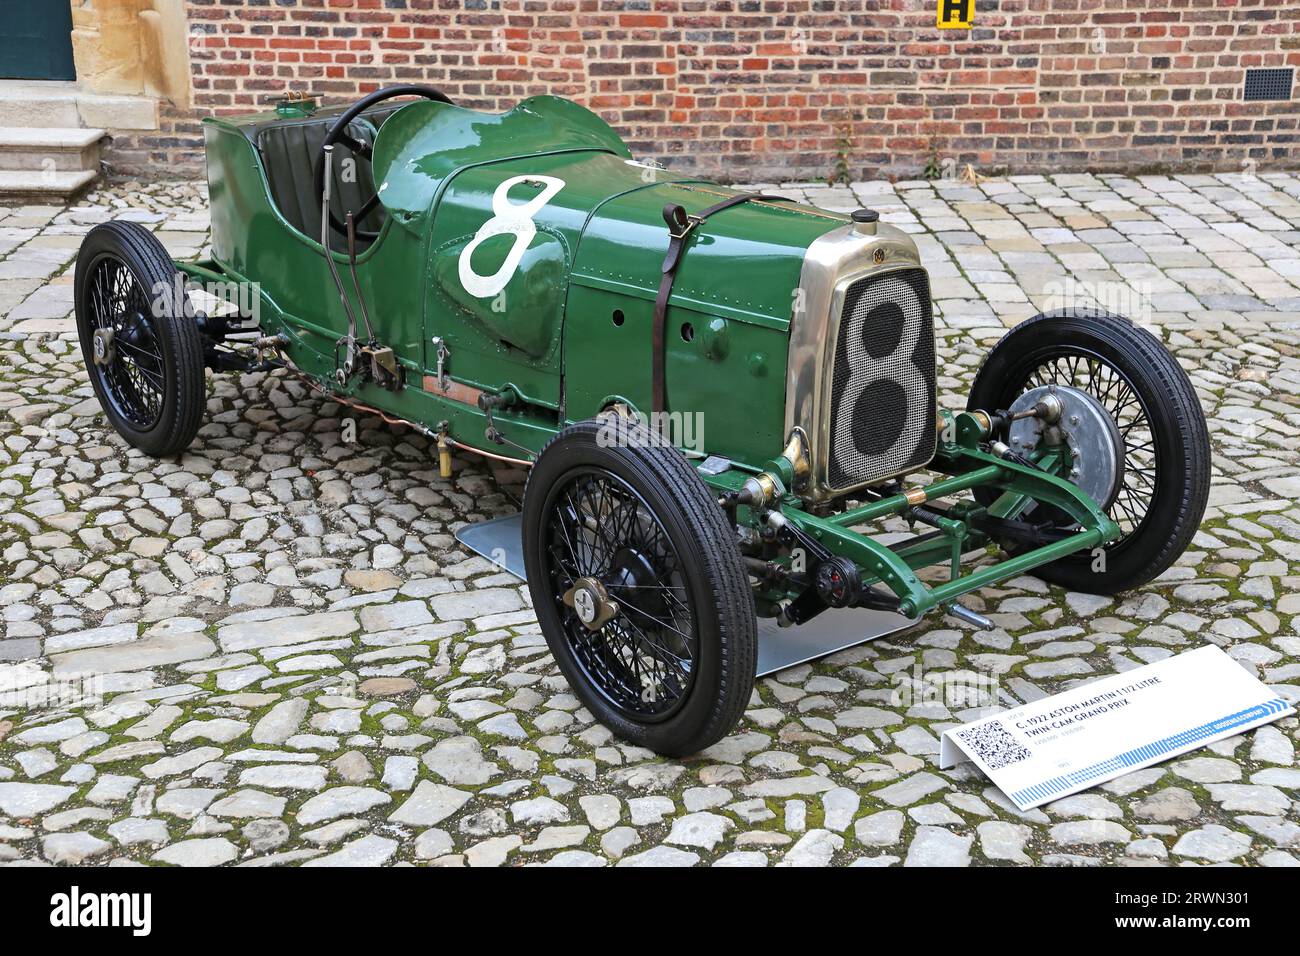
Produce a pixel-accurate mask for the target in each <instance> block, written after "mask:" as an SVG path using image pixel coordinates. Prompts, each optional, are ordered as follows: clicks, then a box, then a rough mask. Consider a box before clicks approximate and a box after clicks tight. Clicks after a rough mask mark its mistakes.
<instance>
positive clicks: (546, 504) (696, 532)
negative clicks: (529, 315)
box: [523, 419, 758, 756]
mask: <svg viewBox="0 0 1300 956" xmlns="http://www.w3.org/2000/svg"><path fill="white" fill-rule="evenodd" d="M614 435H617V440H614V441H611V440H610V436H614ZM597 494H599V495H600V497H599V498H597ZM575 495H576V497H574V496H575ZM597 513H598V514H600V515H601V516H602V517H601V520H600V521H599V522H596V521H595V520H594V515H595V514H597ZM583 519H588V520H585V521H584V520H583ZM579 527H580V528H583V529H586V531H587V533H588V537H586V538H584V539H582V540H575V539H574V538H573V537H571V536H569V535H568V534H567V532H566V530H565V529H566V528H579ZM523 539H524V563H525V568H526V571H527V575H528V588H529V592H530V593H531V595H532V599H533V608H534V610H535V611H536V613H537V618H538V620H539V621H540V622H541V625H542V631H543V633H544V634H545V636H546V642H547V644H548V645H549V646H550V649H551V653H552V654H553V655H554V657H555V659H556V661H557V662H558V663H559V665H560V670H561V671H563V672H564V676H565V677H566V678H567V679H568V681H569V684H570V686H571V687H572V688H573V690H574V692H575V693H576V694H577V695H578V697H579V698H581V700H582V702H583V703H584V704H585V705H586V706H587V708H588V709H589V710H590V711H591V712H592V714H594V715H595V717H596V718H597V719H598V720H599V721H600V722H601V723H603V724H604V725H605V726H606V727H608V728H609V729H610V730H612V731H614V733H616V734H618V735H619V736H620V737H622V738H624V739H625V740H629V741H631V742H632V743H635V744H637V745H639V746H642V747H647V748H649V749H650V750H653V751H655V752H656V753H660V754H665V755H668V756H684V755H686V754H692V753H696V752H698V751H700V750H703V749H704V748H706V747H708V746H710V745H711V744H713V743H716V742H717V741H718V740H720V739H721V738H722V737H724V736H726V735H727V734H728V733H730V732H731V730H732V729H733V728H734V727H735V726H736V723H737V722H738V721H739V720H740V715H741V713H742V712H743V711H744V709H745V706H746V704H747V703H748V702H749V696H750V692H751V691H752V689H753V685H754V670H755V666H756V661H757V657H758V654H757V636H756V630H755V620H754V601H753V596H752V594H751V591H750V586H749V579H748V576H747V575H746V573H745V569H744V564H743V562H742V561H741V557H740V551H739V549H738V548H737V546H736V540H735V533H734V531H733V530H732V529H731V528H730V527H729V526H728V524H727V521H726V518H725V516H724V513H723V511H722V509H721V508H719V507H718V504H717V499H716V497H715V496H714V495H713V494H711V493H710V492H709V490H708V488H707V487H706V486H705V484H704V482H703V481H701V480H700V478H699V476H698V475H697V474H696V473H695V470H694V469H693V468H692V467H691V466H690V465H689V464H688V463H687V462H686V460H685V458H683V456H682V455H681V453H680V452H679V451H677V450H676V449H675V448H673V447H672V446H671V445H668V444H667V443H665V442H664V441H663V440H662V439H660V438H659V437H658V436H656V435H654V434H652V433H651V432H650V431H649V430H648V429H647V428H645V426H643V425H640V424H632V423H629V422H627V421H626V420H615V419H608V420H607V419H599V420H592V421H585V422H579V423H578V424H576V425H572V426H570V427H569V428H566V429H564V430H563V431H562V432H560V433H559V434H558V435H556V436H555V438H553V439H552V440H551V441H550V442H549V443H548V444H547V445H546V447H545V448H543V449H542V452H541V454H540V455H539V456H538V459H537V463H536V464H535V465H534V467H533V469H532V472H531V474H530V475H529V476H528V484H527V486H526V488H525V490H524V504H523ZM589 578H599V579H600V580H601V582H602V584H601V586H602V587H605V588H607V589H608V590H607V592H606V593H607V596H608V597H610V598H613V599H614V601H615V602H618V603H619V606H620V610H619V612H618V614H617V615H616V616H615V617H614V618H613V619H611V620H610V621H608V623H605V624H604V625H603V626H601V627H600V629H599V630H597V631H594V632H593V631H592V630H590V629H589V628H587V627H586V626H585V625H584V624H583V623H582V621H581V620H579V617H578V613H577V611H576V610H575V607H572V606H568V605H566V604H565V603H564V600H563V594H564V592H565V591H566V590H569V589H571V588H572V587H573V582H574V581H575V580H587V579H589ZM649 581H653V582H656V584H654V585H653V586H649V585H648V584H646V583H644V582H649ZM651 601H659V602H660V603H659V604H658V605H655V606H653V607H652V606H651V605H650V604H649V603H647V602H651ZM673 602H675V603H673ZM574 603H575V604H576V603H578V602H576V601H575V602H574ZM659 624H668V625H669V626H668V627H667V628H666V629H665V628H664V627H659V626H657V625H659ZM673 625H680V626H673ZM688 632H689V633H688ZM656 641H658V642H659V643H656ZM668 644H672V649H671V650H669V649H668V648H667V645H668ZM682 660H687V661H689V665H688V666H687V667H686V668H685V670H684V672H685V676H683V673H684V672H683V669H682V667H681V665H680V664H677V665H676V668H677V669H676V670H675V671H673V670H672V668H673V666H674V662H679V661H682ZM643 668H645V669H644V670H643ZM656 677H659V679H658V680H657V681H656V679H655V678H656ZM634 678H639V679H640V681H641V683H640V686H641V687H644V688H646V690H645V691H644V692H643V693H642V694H641V697H640V700H638V699H637V693H636V687H634V686H632V685H633V684H634V683H635V680H634ZM647 681H649V683H647ZM646 695H649V700H647V699H646Z"/></svg>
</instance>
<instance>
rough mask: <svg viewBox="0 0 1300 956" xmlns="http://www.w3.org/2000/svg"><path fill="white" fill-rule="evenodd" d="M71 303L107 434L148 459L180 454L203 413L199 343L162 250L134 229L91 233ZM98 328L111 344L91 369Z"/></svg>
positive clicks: (109, 226)
mask: <svg viewBox="0 0 1300 956" xmlns="http://www.w3.org/2000/svg"><path fill="white" fill-rule="evenodd" d="M74 297H75V301H76V312H77V334H78V336H79V337H80V339H81V353H82V356H83V358H84V360H85V363H86V370H87V372H88V373H89V374H90V382H91V385H92V386H93V387H94V390H95V397H96V398H98V399H99V404H100V405H101V406H102V407H103V409H104V413H105V415H107V416H108V420H109V422H110V423H111V424H112V426H113V428H114V429H116V431H117V433H118V434H119V435H121V436H122V437H123V438H124V439H126V441H127V442H128V443H130V444H131V445H134V446H135V447H136V448H139V449H140V450H141V451H143V452H145V453H146V454H149V455H153V456H154V457H157V458H165V457H168V456H170V455H176V454H179V453H180V452H181V451H184V450H185V448H187V447H188V446H189V444H190V442H192V441H193V440H194V435H195V433H196V432H197V431H198V429H199V422H200V419H201V418H202V415H203V407H204V400H205V384H204V378H203V338H202V336H201V335H200V333H199V330H198V326H197V324H196V323H195V319H194V311H193V309H192V308H191V307H190V303H189V299H188V298H187V297H186V295H185V294H184V283H183V277H182V276H181V275H180V273H179V272H178V271H177V269H176V267H175V265H173V264H172V260H171V258H170V257H169V256H168V255H167V250H166V249H164V248H163V245H162V243H160V242H159V241H158V239H157V238H156V237H155V236H154V235H153V234H152V233H150V232H149V231H148V230H147V229H145V228H143V227H142V226H140V225H139V224H138V223H133V222H106V223H102V224H101V225H98V226H96V227H95V228H94V229H92V230H90V232H89V233H88V234H87V235H86V238H85V240H84V241H83V242H82V243H81V251H80V252H79V253H78V254H77V269H76V277H75V280H74ZM108 329H111V330H112V339H111V341H112V343H113V344H112V345H111V346H102V347H103V348H104V349H105V353H106V354H105V356H104V357H103V360H102V361H100V362H97V361H96V334H97V331H99V330H108ZM106 341H107V340H106Z"/></svg>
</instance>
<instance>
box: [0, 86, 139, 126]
mask: <svg viewBox="0 0 1300 956" xmlns="http://www.w3.org/2000/svg"><path fill="white" fill-rule="evenodd" d="M0 126H24V127H38V128H41V127H63V128H67V127H72V126H87V127H95V128H102V129H157V128H158V101H157V100H156V99H154V98H153V97H151V96H127V95H125V94H115V93H90V92H87V91H86V90H82V89H78V88H77V84H76V83H71V82H67V83H65V82H61V81H48V82H32V81H31V80H0Z"/></svg>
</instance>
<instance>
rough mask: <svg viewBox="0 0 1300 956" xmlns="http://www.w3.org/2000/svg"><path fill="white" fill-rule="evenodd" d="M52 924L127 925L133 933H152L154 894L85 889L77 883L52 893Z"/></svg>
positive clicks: (76, 925) (134, 934) (145, 934)
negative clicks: (63, 891) (64, 890)
mask: <svg viewBox="0 0 1300 956" xmlns="http://www.w3.org/2000/svg"><path fill="white" fill-rule="evenodd" d="M50 925H51V926H63V927H78V926H125V927H129V928H130V930H131V934H132V935H133V936H148V935H149V931H150V930H151V929H152V928H153V894H151V893H82V892H81V890H80V889H79V888H78V887H76V886H74V887H72V889H71V890H69V891H68V892H67V893H55V894H54V895H53V896H51V897H50Z"/></svg>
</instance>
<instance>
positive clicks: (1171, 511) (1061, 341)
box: [967, 309, 1210, 594]
mask: <svg viewBox="0 0 1300 956" xmlns="http://www.w3.org/2000/svg"><path fill="white" fill-rule="evenodd" d="M1053 385H1055V386H1057V387H1063V388H1064V389H1074V390H1077V391H1078V392H1082V393H1083V394H1084V395H1085V396H1087V397H1088V398H1089V400H1090V402H1091V403H1092V404H1094V405H1095V407H1097V408H1099V409H1103V410H1104V414H1105V415H1107V416H1109V419H1110V422H1108V423H1107V424H1108V426H1110V425H1113V428H1114V432H1113V434H1115V436H1116V440H1117V443H1118V444H1117V450H1118V452H1119V457H1120V461H1119V463H1118V466H1117V467H1118V473H1117V474H1116V475H1115V485H1114V489H1113V491H1112V493H1111V494H1109V495H1108V496H1107V498H1108V499H1109V500H1106V501H1102V502H1101V504H1102V505H1103V506H1104V507H1105V509H1106V511H1107V513H1108V514H1109V515H1110V517H1111V518H1112V520H1114V521H1115V522H1116V524H1118V525H1119V527H1120V532H1121V534H1120V537H1119V538H1118V539H1116V540H1115V541H1112V542H1111V543H1109V544H1108V545H1106V546H1105V548H1104V549H1101V550H1100V551H1098V552H1094V553H1083V554H1077V555H1071V556H1070V557H1068V558H1064V559H1062V560H1060V561H1056V562H1053V563H1052V564H1048V565H1045V566H1043V567H1040V568H1037V569H1036V570H1035V571H1034V574H1036V575H1037V576H1039V577H1041V578H1043V579H1044V580H1046V581H1050V582H1052V583H1054V584H1059V585H1061V586H1063V587H1067V588H1070V589H1072V590H1075V591H1084V592H1089V593H1093V594H1114V593H1117V592H1119V591H1124V590H1128V589H1131V588H1135V587H1139V586H1140V585H1142V584H1145V583H1146V582H1148V581H1150V580H1151V579H1152V578H1154V577H1156V576H1157V575H1159V574H1160V573H1162V572H1163V571H1164V570H1165V569H1166V568H1168V567H1169V566H1170V565H1171V564H1173V563H1174V561H1176V560H1177V559H1178V557H1179V555H1181V554H1182V553H1183V551H1184V550H1186V548H1187V546H1188V545H1189V544H1190V543H1191V540H1192V537H1193V535H1195V534H1196V529H1197V527H1198V526H1199V525H1200V521H1201V517H1202V515H1203V514H1204V513H1205V505H1206V502H1207V500H1208V498H1209V491H1210V438H1209V434H1208V432H1207V430H1206V426H1205V416H1204V413H1203V412H1202V411H1201V406H1200V403H1199V401H1198V400H1197V398H1196V391H1195V390H1194V389H1193V388H1192V383H1191V382H1190V381H1189V380H1188V378H1187V374H1186V373H1185V372H1184V371H1183V369H1182V367H1181V366H1180V365H1179V364H1178V362H1177V360H1176V359H1175V358H1174V357H1173V356H1172V355H1171V354H1170V353H1169V352H1168V351H1167V350H1166V349H1165V347H1164V346H1163V345H1162V344H1161V343H1160V341H1159V340H1158V339H1157V338H1155V336H1153V335H1151V333H1149V332H1147V331H1146V330H1145V329H1142V328H1139V327H1138V326H1136V325H1134V324H1133V323H1132V322H1130V321H1129V320H1128V319H1125V318H1123V317H1121V316H1117V315H1112V314H1111V313H1109V312H1103V311H1101V310H1099V309H1063V310H1059V311H1056V312H1049V313H1045V314H1043V315H1039V316H1036V317H1035V318H1032V319H1030V320H1029V321H1027V322H1023V323H1021V324H1020V325H1018V326H1016V327H1015V328H1014V329H1012V330H1011V331H1010V332H1008V333H1007V334H1006V335H1005V336H1004V337H1003V338H1002V340H1001V341H1000V342H998V344H997V345H996V346H994V348H993V350H992V351H991V352H990V353H989V355H988V358H987V359H986V360H985V362H984V365H983V366H982V367H981V368H980V370H979V373H978V374H977V375H976V376H975V384H974V386H973V387H972V388H971V393H970V398H969V401H968V403H967V407H968V408H971V409H976V408H979V409H985V410H988V411H994V410H999V409H1008V408H1011V406H1012V405H1013V403H1014V402H1015V401H1016V399H1017V397H1019V396H1021V395H1022V394H1024V393H1026V392H1029V391H1031V390H1033V389H1044V388H1047V387H1049V386H1053ZM979 497H980V498H981V500H982V501H984V503H986V504H987V503H988V501H989V500H990V495H989V493H988V492H985V493H984V494H983V495H981V496H979ZM1094 497H1095V496H1094ZM1024 517H1025V520H1029V521H1032V522H1036V523H1040V524H1047V525H1049V526H1053V527H1063V526H1066V525H1067V524H1068V520H1067V519H1066V518H1065V516H1064V515H1063V514H1062V513H1061V512H1059V511H1055V510H1054V509H1049V508H1035V509H1034V510H1033V511H1031V512H1029V513H1028V514H1026V515H1025V516H1024Z"/></svg>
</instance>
